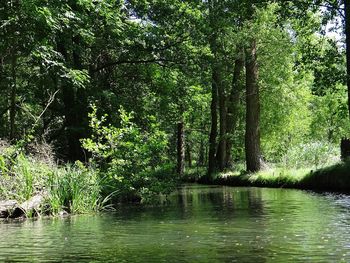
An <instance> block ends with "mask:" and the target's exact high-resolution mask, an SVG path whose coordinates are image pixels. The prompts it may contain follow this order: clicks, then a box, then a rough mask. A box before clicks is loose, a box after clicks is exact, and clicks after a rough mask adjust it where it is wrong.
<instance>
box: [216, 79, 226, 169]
mask: <svg viewBox="0 0 350 263" xmlns="http://www.w3.org/2000/svg"><path fill="white" fill-rule="evenodd" d="M218 95H219V97H218V99H219V120H220V133H219V144H218V149H217V156H216V158H217V165H218V168H219V171H223V170H224V169H225V167H226V165H225V162H226V146H227V145H226V141H227V138H226V137H227V136H226V124H227V108H226V94H225V89H224V86H223V85H222V83H218Z"/></svg>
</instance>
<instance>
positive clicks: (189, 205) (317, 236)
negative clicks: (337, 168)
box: [0, 185, 350, 262]
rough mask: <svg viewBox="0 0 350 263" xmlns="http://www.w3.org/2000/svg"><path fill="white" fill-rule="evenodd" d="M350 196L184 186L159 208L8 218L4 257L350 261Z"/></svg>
mask: <svg viewBox="0 0 350 263" xmlns="http://www.w3.org/2000/svg"><path fill="white" fill-rule="evenodd" d="M349 208H350V197H349V196H346V195H330V194H326V195H319V194H315V193H311V192H306V191H300V190H286V189H263V188H262V189H261V188H233V187H216V186H198V185H187V186H184V187H182V188H180V189H178V191H176V192H175V193H174V194H172V195H171V196H170V198H169V202H168V203H166V204H163V205H157V206H142V205H128V206H121V207H120V208H119V209H118V211H117V212H116V213H113V214H101V215H95V216H76V217H70V218H66V219H50V220H46V219H42V220H36V221H25V222H22V223H7V224H0V233H1V239H0V262H17V261H29V262H37V261H40V262H57V261H58V262H61V261H64V262H91V261H93V262H330V261H333V262H341V261H344V262H347V261H348V260H349V258H350V245H349V244H350V226H349V222H350V220H349V219H350V213H349Z"/></svg>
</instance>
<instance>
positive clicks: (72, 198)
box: [0, 147, 109, 215]
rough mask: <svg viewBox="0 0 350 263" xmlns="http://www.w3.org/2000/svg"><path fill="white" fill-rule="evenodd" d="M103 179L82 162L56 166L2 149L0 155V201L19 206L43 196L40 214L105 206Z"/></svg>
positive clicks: (87, 209) (80, 210) (96, 208)
mask: <svg viewBox="0 0 350 263" xmlns="http://www.w3.org/2000/svg"><path fill="white" fill-rule="evenodd" d="M103 183H104V182H103V180H101V179H100V178H99V175H98V173H97V171H96V170H94V169H92V168H87V167H85V166H84V165H83V164H82V163H76V164H68V165H63V166H58V165H56V164H54V163H52V162H47V161H45V160H42V159H38V158H36V157H35V156H30V155H28V154H24V153H23V152H18V151H17V150H16V149H15V148H13V147H6V148H3V149H1V152H0V200H13V199H14V200H17V201H18V202H19V203H22V202H24V201H26V200H28V199H30V198H31V197H33V196H35V195H38V194H39V195H42V196H44V197H45V202H44V203H43V205H42V208H41V211H40V212H41V213H46V214H53V215H57V214H59V213H60V212H61V211H67V212H69V213H73V214H78V213H88V212H94V211H98V210H100V209H102V208H103V207H104V206H106V205H107V201H108V199H109V196H107V197H104V198H103V197H102V195H101V188H102V187H103Z"/></svg>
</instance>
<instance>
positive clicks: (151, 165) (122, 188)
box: [82, 106, 171, 199]
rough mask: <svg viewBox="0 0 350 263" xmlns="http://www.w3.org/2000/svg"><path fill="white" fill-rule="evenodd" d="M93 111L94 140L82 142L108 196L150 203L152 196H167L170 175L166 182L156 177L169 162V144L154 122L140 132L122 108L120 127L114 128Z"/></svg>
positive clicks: (92, 138) (91, 115)
mask: <svg viewBox="0 0 350 263" xmlns="http://www.w3.org/2000/svg"><path fill="white" fill-rule="evenodd" d="M92 108H93V111H92V113H91V114H90V127H91V129H92V136H91V137H90V138H88V139H84V140H83V141H82V142H83V147H84V148H85V149H87V150H88V151H89V152H91V153H92V159H91V162H92V163H93V165H95V166H97V168H98V169H99V170H100V172H101V177H102V178H105V180H104V181H105V183H106V185H105V187H104V192H105V194H109V193H111V192H114V191H117V192H118V193H119V194H120V195H122V196H123V197H130V198H134V197H139V198H142V197H144V199H145V197H146V196H147V198H146V199H149V196H150V194H158V193H162V192H166V189H168V187H169V183H167V181H169V180H170V178H171V174H168V176H166V178H161V177H157V176H156V174H159V170H163V169H162V168H163V167H165V165H166V164H167V163H168V161H169V160H168V158H167V154H166V153H167V148H168V141H167V135H166V133H165V132H163V131H161V130H160V128H159V125H158V124H156V122H155V120H154V118H153V117H149V125H148V127H147V129H141V128H139V127H138V126H137V125H136V124H135V123H134V122H133V121H132V120H133V114H132V113H127V112H126V111H125V110H124V109H123V108H121V109H120V110H119V114H120V126H119V127H115V126H112V125H106V124H105V120H106V117H107V115H104V116H103V117H102V118H100V119H99V118H97V109H96V107H95V106H93V107H92ZM168 172H169V171H168ZM163 177H164V176H163Z"/></svg>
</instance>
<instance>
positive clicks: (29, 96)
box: [0, 0, 350, 212]
mask: <svg viewBox="0 0 350 263" xmlns="http://www.w3.org/2000/svg"><path fill="white" fill-rule="evenodd" d="M345 11H346V10H345V8H344V3H343V1H336V0H330V1H321V0H302V1H277V0H275V1H250V0H246V1H236V0H228V1H219V0H209V1H195V0H190V1H181V0H172V1H164V0H162V1H160V0H128V1H119V0H102V1H93V0H64V1H62V0H52V1H46V0H28V1H27V0H6V1H1V2H0V137H1V138H2V139H4V140H6V141H8V142H10V143H11V144H12V145H14V146H13V147H14V148H13V147H9V148H7V149H16V151H18V154H16V155H15V156H12V155H11V156H10V157H6V156H9V155H8V153H5V152H3V153H1V155H0V172H1V175H0V182H2V183H3V182H5V183H6V184H9V183H10V184H15V183H16V180H21V179H19V177H21V176H22V177H23V178H24V179H23V180H24V181H26V182H27V183H26V184H25V185H30V182H29V181H28V180H33V179H32V178H30V177H31V176H27V175H28V174H36V175H38V176H39V177H40V174H41V173H44V174H46V176H47V178H50V180H45V179H43V178H44V177H45V176H44V177H43V178H41V179H40V180H45V183H48V182H51V184H50V186H49V187H48V188H49V189H51V190H52V191H53V192H52V195H51V197H50V198H51V199H52V200H53V201H52V204H54V205H53V207H54V208H53V210H54V211H56V212H57V211H59V210H60V208H61V207H70V208H69V209H70V210H74V211H79V209H80V208H79V207H80V205H79V203H72V200H78V199H81V198H80V197H79V198H78V197H77V196H78V195H80V196H85V195H92V196H95V197H96V198H95V199H94V200H95V201H92V203H91V204H90V205H89V206H91V207H95V206H98V203H99V202H98V201H96V200H100V199H101V198H104V197H109V198H111V196H118V198H117V199H115V200H120V197H122V199H129V198H131V196H133V197H135V196H136V197H137V198H138V199H139V198H141V199H142V198H143V199H144V200H146V199H149V198H151V196H153V195H154V194H158V193H168V192H169V189H171V187H173V186H174V185H176V180H175V179H176V178H177V176H176V175H174V174H176V172H177V174H178V175H179V176H183V175H184V173H185V171H186V170H190V169H192V168H193V166H196V167H208V170H207V172H206V176H204V180H205V181H210V180H211V179H212V177H213V174H215V172H221V171H225V170H232V169H235V168H236V170H237V169H238V170H241V169H242V165H241V164H242V163H246V166H245V167H244V168H243V169H244V170H246V171H249V172H255V171H258V170H260V169H263V168H266V167H271V166H279V167H281V166H282V167H296V168H301V167H303V168H305V167H309V166H311V167H313V168H312V169H314V168H319V167H321V166H324V165H326V164H329V163H334V162H337V161H338V159H339V158H338V157H337V150H336V149H337V148H338V145H339V143H340V140H341V138H343V137H348V136H349V134H350V126H349V120H348V119H349V109H348V94H350V93H348V88H347V80H348V79H347V74H346V72H347V70H346V69H347V67H346V66H347V59H346V56H347V55H348V54H349V52H347V49H346V47H347V45H345V44H346V40H347V39H349V38H347V37H346V36H347V32H348V31H349V30H347V28H348V27H349V26H350V24H349V23H348V15H347V12H345ZM349 32H350V31H349ZM91 105H93V106H92V107H91ZM34 142H35V143H39V144H42V143H45V144H49V145H51V146H52V149H53V152H54V156H55V157H54V160H55V162H56V163H58V164H60V165H62V164H64V163H75V162H76V161H80V162H81V163H80V162H79V164H75V165H68V167H65V168H64V167H61V168H57V169H61V170H62V169H63V170H64V172H62V171H63V170H62V171H61V172H56V170H55V169H53V168H52V167H45V168H43V169H44V170H45V172H43V170H40V169H41V168H40V167H41V166H37V167H36V169H39V170H40V171H39V172H35V173H34V172H30V171H25V170H23V169H26V168H23V167H26V165H25V162H31V161H30V160H31V159H28V158H31V157H26V156H25V154H28V153H30V147H28V145H31V144H33V143H34ZM28 149H29V150H28ZM86 167H88V168H86ZM55 173H62V174H64V176H63V175H62V176H57V175H54V174H55ZM9 174H18V176H17V175H16V176H14V179H13V181H11V180H7V179H6V178H5V177H6V176H9ZM77 178H80V179H82V181H81V182H80V183H82V184H87V185H88V188H86V191H88V193H87V192H81V190H79V191H78V192H76V191H75V190H74V189H75V188H74V187H76V189H85V188H84V187H83V186H82V185H76V186H74V187H73V186H69V187H68V185H71V184H72V183H73V181H77V180H78V179H77ZM40 180H39V181H40ZM73 184H74V183H73ZM25 185H22V186H21V187H22V188H23V187H24V188H23V189H22V188H21V190H18V191H19V192H21V193H23V195H24V196H22V197H20V198H21V199H26V198H28V197H29V196H30V195H32V194H33V191H34V190H33V188H32V187H29V188H28V187H26V186H25ZM40 185H42V184H41V183H40ZM54 185H61V186H62V187H63V188H64V187H66V186H67V187H68V188H67V189H69V190H64V191H62V192H60V191H61V190H59V189H58V188H55V187H54ZM64 185H66V186H64ZM95 186H96V187H97V188H94V187H95ZM1 187H3V186H1V185H0V191H1ZM7 187H8V188H9V189H11V188H12V186H11V185H9V186H7ZM44 188H47V186H45V187H44ZM84 191H85V190H84ZM4 194H5V193H4V192H0V197H2V196H3V195H4ZM7 194H8V193H7ZM64 194H67V196H66V197H63V196H62V195H64ZM5 197H12V198H14V196H5ZM112 199H113V200H114V197H113V198H112ZM82 200H83V201H82V202H84V199H82Z"/></svg>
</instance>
